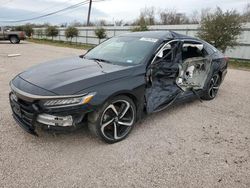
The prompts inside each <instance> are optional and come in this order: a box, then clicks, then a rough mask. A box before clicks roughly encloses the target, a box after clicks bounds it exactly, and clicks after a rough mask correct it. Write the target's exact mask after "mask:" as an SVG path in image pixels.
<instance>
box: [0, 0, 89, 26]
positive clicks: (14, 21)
mask: <svg viewBox="0 0 250 188" xmlns="http://www.w3.org/2000/svg"><path fill="white" fill-rule="evenodd" d="M88 2H89V0H86V1H83V2H80V3H76V4H74V5H71V6H68V7H66V8H63V9H60V10H57V11H54V12H50V13H48V14H44V15H41V16H36V17H33V18H28V19H22V20H4V21H0V22H4V23H17V22H25V21H31V20H36V19H40V18H44V17H48V16H51V15H54V14H57V13H60V12H64V11H67V10H71V9H74V8H77V7H80V6H83V5H85V4H87V3H88Z"/></svg>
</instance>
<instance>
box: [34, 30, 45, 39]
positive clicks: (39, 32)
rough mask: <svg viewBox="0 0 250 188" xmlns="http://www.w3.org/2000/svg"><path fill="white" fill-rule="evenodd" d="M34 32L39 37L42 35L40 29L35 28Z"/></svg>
mask: <svg viewBox="0 0 250 188" xmlns="http://www.w3.org/2000/svg"><path fill="white" fill-rule="evenodd" d="M35 33H36V35H37V36H38V38H41V37H42V36H43V30H42V29H37V30H36V32H35Z"/></svg>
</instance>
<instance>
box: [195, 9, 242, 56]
mask: <svg viewBox="0 0 250 188" xmlns="http://www.w3.org/2000/svg"><path fill="white" fill-rule="evenodd" d="M241 27H242V17H241V16H240V15H239V14H238V13H237V12H236V11H235V10H232V11H229V10H228V11H226V12H223V11H222V10H221V9H220V8H217V9H216V11H215V12H210V13H207V14H206V15H204V16H203V17H202V18H201V26H200V28H199V32H198V37H199V38H202V39H204V40H205V41H207V42H209V43H211V44H213V45H214V46H215V47H216V48H218V49H220V50H221V51H222V52H223V53H224V52H225V51H226V49H227V48H228V47H234V46H235V45H236V44H237V39H238V36H239V34H240V33H241Z"/></svg>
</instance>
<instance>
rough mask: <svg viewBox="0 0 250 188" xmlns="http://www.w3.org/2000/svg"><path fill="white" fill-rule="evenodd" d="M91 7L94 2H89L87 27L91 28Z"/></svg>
mask: <svg viewBox="0 0 250 188" xmlns="http://www.w3.org/2000/svg"><path fill="white" fill-rule="evenodd" d="M91 6H92V0H89V12H88V19H87V26H89V20H90V13H91Z"/></svg>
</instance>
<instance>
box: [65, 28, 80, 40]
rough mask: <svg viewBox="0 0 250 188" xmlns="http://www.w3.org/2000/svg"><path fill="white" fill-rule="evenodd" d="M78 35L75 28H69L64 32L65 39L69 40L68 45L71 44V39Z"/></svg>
mask: <svg viewBox="0 0 250 188" xmlns="http://www.w3.org/2000/svg"><path fill="white" fill-rule="evenodd" d="M78 35H79V30H78V29H77V28H75V27H72V26H70V27H68V28H67V29H66V30H65V37H66V38H67V39H68V38H70V43H72V39H73V37H78Z"/></svg>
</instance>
